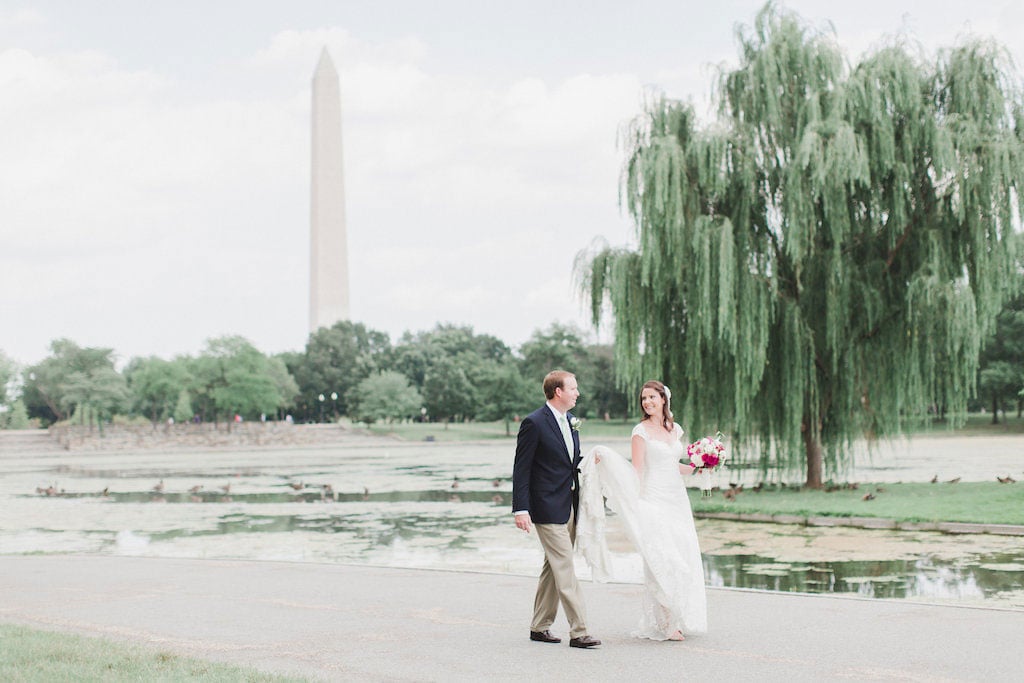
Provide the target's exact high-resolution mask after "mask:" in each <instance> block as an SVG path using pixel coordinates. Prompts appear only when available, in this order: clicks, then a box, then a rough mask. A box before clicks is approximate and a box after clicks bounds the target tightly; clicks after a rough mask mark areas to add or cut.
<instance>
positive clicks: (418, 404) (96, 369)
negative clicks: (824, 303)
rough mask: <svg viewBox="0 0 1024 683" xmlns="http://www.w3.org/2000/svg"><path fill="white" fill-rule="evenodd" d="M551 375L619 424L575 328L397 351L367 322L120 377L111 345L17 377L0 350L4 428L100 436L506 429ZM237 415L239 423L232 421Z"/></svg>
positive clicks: (598, 367) (598, 348)
mask: <svg viewBox="0 0 1024 683" xmlns="http://www.w3.org/2000/svg"><path fill="white" fill-rule="evenodd" d="M554 368H565V369H569V370H571V371H573V372H575V373H576V375H577V377H578V378H579V382H580V386H581V388H582V389H583V399H582V400H581V401H580V404H579V408H578V410H577V412H578V413H579V414H580V415H581V416H582V417H605V416H614V417H618V418H623V417H625V416H626V412H627V409H628V404H629V399H628V397H627V396H626V394H625V393H624V392H623V391H622V390H620V389H619V388H617V387H616V385H615V368H614V364H613V361H612V351H611V347H609V346H603V345H598V344H591V343H588V342H587V341H585V339H584V335H583V333H582V332H581V331H580V330H578V329H576V328H573V327H568V326H563V325H559V324H554V325H552V326H551V327H549V328H548V329H546V330H537V331H535V332H534V333H533V335H532V336H531V337H530V338H529V340H528V341H527V342H525V343H524V344H523V345H522V346H521V347H520V348H519V349H518V350H513V349H512V348H511V347H509V346H508V345H507V344H505V343H504V342H503V341H501V340H500V339H498V338H497V337H494V336H491V335H486V334H476V333H475V332H474V331H473V328H472V327H469V326H458V325H448V324H440V325H437V326H436V327H435V328H434V329H433V330H430V331H426V332H419V333H415V334H414V333H410V332H407V333H405V334H404V335H402V336H401V337H400V338H399V339H398V340H396V341H395V342H393V343H392V341H391V339H390V338H389V337H388V335H387V334H386V333H384V332H380V331H378V330H373V329H370V328H368V327H366V326H365V325H364V324H362V323H354V322H349V321H344V322H339V323H337V324H335V325H333V326H332V327H329V328H327V327H325V328H321V329H319V330H317V331H316V332H313V333H312V334H310V336H309V339H308V341H307V343H306V347H305V349H303V350H302V351H295V352H285V353H281V354H276V355H267V354H264V353H263V352H262V351H260V350H259V349H257V348H256V347H255V346H253V344H252V343H250V342H249V341H248V340H246V339H244V338H242V337H238V336H227V337H219V338H216V339H211V340H209V341H208V342H207V343H206V345H205V347H204V348H203V349H202V351H201V352H200V353H199V354H198V355H196V356H189V355H185V356H178V357H175V358H173V359H170V360H167V359H163V358H159V357H156V356H149V357H135V358H132V359H130V360H129V361H128V363H127V364H125V365H124V366H123V368H122V369H118V364H117V358H116V354H115V352H114V350H113V349H110V348H88V347H81V346H79V345H78V344H76V343H75V342H73V341H71V340H69V339H58V340H56V341H54V342H52V343H51V345H50V355H49V356H47V357H46V358H45V359H43V360H42V361H40V362H39V363H36V364H35V365H31V366H28V367H24V368H20V367H19V366H18V365H17V364H15V363H14V362H13V361H12V360H11V359H9V358H8V357H7V356H6V355H3V354H2V353H0V392H2V393H0V427H3V428H22V427H26V426H29V425H30V424H40V425H49V424H53V423H56V422H60V421H71V422H76V423H80V424H84V425H92V426H94V427H96V428H98V429H101V430H102V428H103V424H104V423H106V422H109V421H110V420H112V419H113V418H114V417H115V416H123V417H127V418H136V419H137V418H145V419H147V420H149V421H150V422H152V423H153V425H154V426H156V425H158V424H161V423H166V422H168V421H171V420H173V421H175V422H188V421H196V422H213V423H215V424H218V425H219V424H223V425H224V427H225V428H226V429H228V430H230V429H231V425H232V423H233V422H234V421H235V420H236V419H244V420H283V419H288V418H290V419H292V420H294V421H296V422H324V421H331V420H334V419H336V418H338V417H339V416H347V417H349V418H351V419H353V420H356V421H358V422H364V423H370V424H372V423H375V422H389V421H397V420H421V421H432V422H444V423H447V422H450V421H469V420H486V421H494V420H504V421H505V423H506V429H507V430H510V425H511V422H512V421H513V420H514V419H515V418H516V417H517V416H519V415H522V414H525V413H526V412H529V411H530V410H532V409H533V408H534V407H536V406H537V405H538V404H540V403H541V402H542V401H543V400H544V397H543V393H542V390H541V380H542V379H543V377H544V375H545V373H547V372H548V371H549V370H551V369H554ZM236 416H237V417H236Z"/></svg>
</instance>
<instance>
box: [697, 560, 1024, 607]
mask: <svg viewBox="0 0 1024 683" xmlns="http://www.w3.org/2000/svg"><path fill="white" fill-rule="evenodd" d="M1022 557H1024V555H1022V554H1021V553H1017V554H1011V553H1004V554H994V555H980V556H977V557H975V558H971V559H969V560H967V559H959V560H941V559H938V558H934V557H930V556H929V557H922V558H918V559H914V560H878V561H848V562H816V563H814V564H810V565H807V564H790V563H784V562H781V563H780V562H778V561H776V560H773V559H772V558H768V557H760V556H757V555H725V556H715V555H706V556H705V558H704V569H705V572H706V575H707V577H708V584H709V585H712V586H735V587H739V588H755V589H761V590H773V591H797V592H803V593H853V594H856V595H859V596H862V597H868V598H932V599H938V600H969V601H970V600H978V599H990V598H997V597H999V596H1000V595H1002V594H1010V593H1014V592H1017V591H1021V590H1022V589H1024V572H1022V571H1021V570H1022V569H1024V565H1020V564H1018V563H1019V562H1020V560H1021V559H1022Z"/></svg>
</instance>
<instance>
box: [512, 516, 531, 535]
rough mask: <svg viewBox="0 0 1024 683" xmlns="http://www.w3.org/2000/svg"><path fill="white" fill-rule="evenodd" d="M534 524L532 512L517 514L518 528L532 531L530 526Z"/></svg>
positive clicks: (528, 531) (527, 531)
mask: <svg viewBox="0 0 1024 683" xmlns="http://www.w3.org/2000/svg"><path fill="white" fill-rule="evenodd" d="M531 526H532V520H531V519H530V513H529V512H524V513H522V514H519V515H516V528H518V529H522V530H523V531H525V532H526V533H530V527H531Z"/></svg>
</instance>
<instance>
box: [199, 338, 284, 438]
mask: <svg viewBox="0 0 1024 683" xmlns="http://www.w3.org/2000/svg"><path fill="white" fill-rule="evenodd" d="M273 372H274V371H273V370H272V369H271V363H270V361H269V359H268V358H267V357H266V356H264V355H263V353H261V352H260V351H259V350H258V349H257V348H256V347H254V346H253V345H252V344H251V343H249V341H247V340H246V339H244V338H242V337H237V336H233V337H232V336H229V337H219V338H217V339H211V340H209V341H208V342H207V343H206V348H205V349H204V350H203V353H202V354H200V356H199V358H197V359H195V360H194V361H193V363H192V375H193V376H194V377H195V380H196V387H197V395H198V400H199V402H200V403H201V405H202V410H203V412H204V413H205V412H206V411H210V412H212V413H213V415H214V420H216V419H217V416H221V415H222V416H224V417H225V419H226V420H227V424H228V431H231V422H232V417H233V416H234V415H235V414H239V415H241V416H243V417H247V418H253V417H256V416H259V415H260V413H268V412H273V411H274V410H275V409H276V408H277V406H278V405H279V404H280V403H281V400H282V398H281V394H280V393H279V391H278V387H277V382H276V381H275V377H274V375H273Z"/></svg>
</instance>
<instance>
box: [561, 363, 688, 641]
mask: <svg viewBox="0 0 1024 683" xmlns="http://www.w3.org/2000/svg"><path fill="white" fill-rule="evenodd" d="M671 396H672V394H671V392H670V391H669V389H668V387H666V386H665V385H664V384H662V383H661V382H658V381H656V380H652V381H650V382H647V383H646V384H644V386H643V389H642V390H641V392H640V405H641V407H642V408H643V411H644V419H643V421H641V422H640V424H638V425H637V426H636V427H634V428H633V435H632V439H631V456H632V464H630V461H627V460H626V459H625V458H624V457H622V456H621V455H619V454H618V453H616V452H615V451H613V450H610V449H608V448H605V447H604V446H597V447H595V448H594V449H592V450H591V451H590V452H589V453H587V455H586V457H584V459H583V461H582V463H581V464H580V473H581V486H580V489H581V499H580V511H579V521H578V527H577V530H576V536H577V546H578V547H579V549H580V552H581V553H582V554H583V556H584V557H585V558H586V560H587V562H588V563H589V564H590V566H591V568H592V569H593V572H594V578H595V579H597V580H607V579H608V578H609V575H610V571H609V570H610V567H611V559H610V556H609V553H608V549H607V545H606V542H605V538H604V521H605V520H604V500H603V498H607V499H608V507H609V508H610V509H611V510H612V511H614V512H615V513H616V514H617V515H618V516H619V517H620V518H621V521H622V523H623V524H624V526H625V530H626V534H627V535H628V536H629V539H630V540H631V541H632V542H633V544H634V545H635V546H636V549H637V551H638V552H639V553H640V556H641V557H642V558H643V563H644V594H643V612H642V616H641V619H640V626H639V628H638V630H637V631H634V632H633V635H634V636H637V637H640V638H650V639H652V640H683V639H684V636H683V634H684V633H704V632H706V631H707V598H706V596H705V592H704V567H703V564H702V563H701V557H700V546H699V544H698V542H697V531H696V528H695V527H694V524H693V513H692V511H691V510H690V499H689V498H688V497H687V494H686V487H685V485H684V484H683V479H682V475H683V474H690V473H691V472H692V467H691V466H690V465H688V464H681V463H680V458H682V457H683V456H684V455H685V452H686V451H685V447H684V446H683V444H682V443H681V442H680V438H681V437H682V435H683V430H682V429H681V428H680V427H679V425H677V424H676V423H675V422H673V421H672V411H671V410H670V409H669V401H670V399H671Z"/></svg>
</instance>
